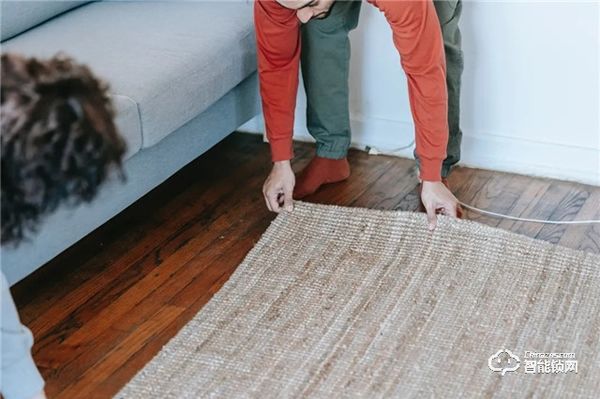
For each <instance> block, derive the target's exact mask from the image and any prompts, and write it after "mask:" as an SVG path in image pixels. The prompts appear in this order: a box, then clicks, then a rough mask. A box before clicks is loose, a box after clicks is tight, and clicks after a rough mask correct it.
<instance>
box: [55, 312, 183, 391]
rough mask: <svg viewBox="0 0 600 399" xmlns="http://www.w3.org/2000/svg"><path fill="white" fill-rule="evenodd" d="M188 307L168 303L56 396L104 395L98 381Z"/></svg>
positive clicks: (102, 379)
mask: <svg viewBox="0 0 600 399" xmlns="http://www.w3.org/2000/svg"><path fill="white" fill-rule="evenodd" d="M184 310H185V309H183V308H179V307H176V306H164V307H163V308H162V309H161V310H160V311H159V312H158V313H156V314H155V316H154V317H152V318H151V319H149V320H148V321H147V322H146V323H144V324H142V325H141V326H140V327H138V328H137V329H135V331H133V332H132V333H131V334H129V335H128V336H127V338H125V339H124V340H123V341H122V342H121V343H120V344H119V345H118V346H117V347H115V348H114V349H112V350H111V351H109V352H107V353H105V354H104V357H103V358H102V360H105V361H102V360H100V361H99V362H97V363H96V364H94V365H93V366H92V367H90V368H89V369H87V370H86V371H85V372H84V373H83V375H82V376H81V378H78V379H77V380H75V381H74V382H73V383H72V384H70V385H69V386H68V387H67V388H66V389H65V390H63V391H62V392H61V393H60V394H59V395H58V396H56V398H57V399H73V398H101V396H98V395H97V394H98V392H97V390H96V388H95V387H96V385H97V384H98V383H100V382H102V381H104V380H105V379H106V378H107V377H108V376H110V375H111V374H112V373H113V372H114V371H115V370H116V369H118V367H119V364H120V363H123V362H125V361H126V360H127V359H129V358H130V357H131V356H132V354H134V353H136V352H137V351H139V350H140V349H141V348H143V347H144V346H145V345H146V342H147V341H148V340H149V339H150V338H152V337H153V336H154V335H156V334H158V333H160V332H161V331H162V330H164V329H165V327H166V326H168V325H169V324H170V323H171V322H172V321H173V320H175V319H176V318H177V316H179V315H180V314H181V313H182V312H183V311H184Z"/></svg>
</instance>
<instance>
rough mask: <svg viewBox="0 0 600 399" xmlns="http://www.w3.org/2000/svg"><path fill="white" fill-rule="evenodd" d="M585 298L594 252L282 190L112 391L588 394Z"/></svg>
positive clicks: (597, 277)
mask: <svg viewBox="0 0 600 399" xmlns="http://www.w3.org/2000/svg"><path fill="white" fill-rule="evenodd" d="M599 310H600V257H599V256H596V255H592V254H588V253H584V252H577V251H573V250H569V249H566V248H562V247H559V246H556V245H552V244H549V243H545V242H541V241H536V240H533V239H529V238H526V237H523V236H519V235H516V234H513V233H510V232H507V231H503V230H499V229H494V228H490V227H486V226H483V225H480V224H477V223H474V222H469V221H462V220H456V219H451V218H445V217H441V218H440V225H439V227H438V228H437V229H436V230H435V231H434V232H430V231H428V230H427V228H426V221H425V216H424V215H422V214H417V213H405V212H386V211H374V210H365V209H354V208H343V207H336V206H323V205H311V204H306V203H297V204H296V210H295V211H294V212H292V213H284V214H281V215H279V216H278V217H277V218H276V219H275V221H274V222H273V223H272V224H271V226H270V227H269V228H268V230H267V231H266V233H265V234H264V235H263V237H262V238H261V240H260V241H259V242H258V243H257V244H256V246H255V247H254V248H253V249H252V251H251V252H250V253H249V254H248V255H247V257H246V259H245V260H244V262H243V263H242V264H241V265H240V266H239V267H238V269H237V270H236V272H235V273H234V274H233V275H232V277H231V279H230V280H229V281H228V282H227V283H226V284H225V285H224V287H223V288H222V289H221V290H220V291H219V292H218V293H217V294H216V295H215V296H214V298H213V299H212V300H211V301H210V302H209V303H208V304H207V305H206V306H205V307H204V308H203V309H202V310H201V311H200V312H199V313H198V315H197V316H196V317H195V318H194V319H193V320H192V321H191V322H190V323H189V324H188V325H187V326H186V327H184V328H183V330H182V331H180V332H179V333H178V335H177V336H176V337H175V338H173V339H172V340H171V341H170V342H169V343H168V344H167V345H166V346H165V347H164V348H163V349H162V351H161V352H160V353H159V354H158V355H157V356H156V357H155V358H154V359H153V360H152V361H151V362H150V363H149V364H147V366H146V367H145V368H144V369H143V370H141V371H140V372H139V373H138V374H137V375H136V376H135V377H134V378H133V380H132V381H130V382H129V384H128V385H127V386H126V387H125V388H123V389H122V391H121V392H120V393H119V394H118V395H117V396H116V397H117V398H140V399H148V398H333V397H355V398H369V399H371V398H430V397H431V398H461V397H473V398H496V397H497V398H599V397H600V317H599ZM509 360H510V363H509ZM498 361H500V362H498ZM517 366H518V368H516V367H517Z"/></svg>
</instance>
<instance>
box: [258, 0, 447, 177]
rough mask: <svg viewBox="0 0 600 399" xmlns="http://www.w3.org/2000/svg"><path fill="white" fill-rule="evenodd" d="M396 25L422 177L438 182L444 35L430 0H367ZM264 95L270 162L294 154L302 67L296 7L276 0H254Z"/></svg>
mask: <svg viewBox="0 0 600 399" xmlns="http://www.w3.org/2000/svg"><path fill="white" fill-rule="evenodd" d="M367 1H368V2H369V3H371V4H373V5H374V6H376V7H377V8H379V10H380V11H382V12H383V13H384V15H385V18H386V19H387V21H388V23H389V24H390V26H391V27H392V31H393V40H394V45H395V46H396V49H397V50H398V52H399V53H400V59H401V64H402V68H403V69H404V72H405V73H406V76H407V79H408V94H409V100H410V106H411V111H412V115H413V120H414V123H415V136H416V152H417V155H418V156H419V159H420V160H421V175H420V178H421V180H425V181H439V180H440V179H441V167H442V162H443V160H444V158H445V157H446V145H447V142H448V121H447V113H448V95H447V91H446V64H445V58H444V47H443V40H442V34H441V30H440V26H439V22H438V20H437V16H436V13H435V8H434V6H433V3H432V1H431V0H416V1H412V0H367ZM254 24H255V27H256V38H257V44H258V72H259V79H260V94H261V96H262V103H263V113H264V117H265V125H266V130H267V137H268V139H269V143H270V145H271V154H272V160H273V161H274V162H276V161H284V160H289V159H292V158H293V157H294V153H293V150H292V138H293V128H294V111H295V109H296V94H297V91H298V71H299V69H298V68H299V65H300V48H301V41H300V29H299V28H300V26H299V20H298V17H297V16H296V11H294V10H290V9H287V8H284V7H282V6H281V5H280V4H278V3H277V2H276V1H275V0H256V1H255V5H254Z"/></svg>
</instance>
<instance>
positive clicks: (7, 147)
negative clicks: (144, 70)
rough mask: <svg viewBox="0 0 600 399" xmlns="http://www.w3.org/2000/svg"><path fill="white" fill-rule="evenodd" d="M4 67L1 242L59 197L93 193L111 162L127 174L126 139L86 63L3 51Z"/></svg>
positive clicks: (70, 199) (16, 238)
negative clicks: (81, 63)
mask: <svg viewBox="0 0 600 399" xmlns="http://www.w3.org/2000/svg"><path fill="white" fill-rule="evenodd" d="M1 69H2V70H1V75H0V78H1V86H0V91H1V101H0V105H1V107H0V124H1V127H2V130H1V131H2V135H1V139H2V165H1V167H2V168H1V169H0V174H1V176H2V194H1V195H2V196H1V208H2V212H1V213H2V214H1V217H2V219H1V224H2V237H1V242H2V244H5V243H15V244H18V243H19V242H20V241H21V240H22V239H23V238H25V236H26V234H27V232H33V231H35V229H36V227H37V225H38V223H39V222H40V219H41V217H43V216H44V215H47V214H48V213H50V212H52V211H54V210H55V209H56V208H57V207H58V206H59V205H61V204H63V203H64V204H66V205H70V206H72V205H76V204H78V203H80V202H82V201H85V202H87V201H90V200H91V199H92V198H94V196H95V195H96V192H97V190H98V187H99V185H100V184H101V183H102V182H103V181H104V180H105V178H106V177H107V175H108V174H109V172H110V171H111V169H113V168H116V169H117V170H118V171H119V172H120V174H121V177H122V169H121V160H122V157H123V154H124V153H125V142H124V141H123V139H122V138H121V136H120V135H119V134H118V133H117V129H116V127H115V124H114V121H113V119H114V111H113V109H112V105H111V103H110V100H109V98H108V95H107V86H106V85H105V84H103V83H101V82H100V81H99V80H98V79H96V78H95V77H94V76H93V74H92V73H91V71H90V70H89V69H88V68H87V67H86V66H84V65H80V64H77V63H75V62H74V61H73V60H72V59H70V58H67V57H64V56H57V57H54V58H51V59H49V60H37V59H35V58H24V57H21V56H19V55H16V54H3V55H2V63H1Z"/></svg>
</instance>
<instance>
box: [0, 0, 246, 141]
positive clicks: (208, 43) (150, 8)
mask: <svg viewBox="0 0 600 399" xmlns="http://www.w3.org/2000/svg"><path fill="white" fill-rule="evenodd" d="M252 15H253V12H252V2H218V1H215V2H206V1H202V2H197V1H193V2H179V1H176V2H95V3H91V4H88V5H86V6H84V7H80V8H77V9H75V10H73V11H71V12H69V13H66V14H63V15H61V16H60V17H58V18H54V19H52V20H50V21H48V22H47V23H45V24H43V25H41V26H39V27H37V28H36V29H33V30H31V31H29V32H26V33H24V34H22V35H19V36H17V37H15V38H13V39H11V40H9V41H7V42H5V43H3V45H4V48H3V50H4V51H7V50H8V51H11V50H12V51H18V52H20V53H23V54H27V55H34V56H40V57H48V56H52V55H53V54H55V53H56V52H58V51H62V52H64V53H66V54H68V55H70V56H73V57H74V58H75V59H77V60H78V61H80V62H83V63H86V64H88V65H89V66H90V67H91V68H92V69H93V70H94V71H95V72H96V73H97V74H98V75H99V76H100V77H102V78H104V79H105V80H107V81H108V82H109V83H110V85H111V88H112V89H111V90H112V92H113V93H114V94H115V95H118V96H122V97H123V98H128V99H130V100H131V101H132V102H133V103H135V104H136V105H137V108H138V112H139V118H140V121H141V129H142V133H141V134H142V141H143V142H142V146H143V147H150V146H152V145H154V144H156V143H158V142H159V141H160V140H161V139H162V138H164V137H165V136H167V135H168V134H169V133H171V132H172V131H174V130H175V129H177V128H179V127H180V126H182V125H184V124H185V123H186V122H188V121H189V120H191V119H192V118H193V117H195V116H196V115H198V114H199V113H201V112H202V111H204V110H205V109H207V108H208V107H209V106H210V105H212V104H214V103H215V102H216V101H218V100H219V99H220V98H221V97H223V95H225V94H226V93H227V92H228V91H229V90H231V89H232V88H233V87H235V86H236V85H237V84H238V83H240V82H241V81H242V80H243V79H244V78H246V77H247V76H249V75H250V74H251V73H252V72H254V71H255V70H256V46H255V37H254V27H253V20H252Z"/></svg>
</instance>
